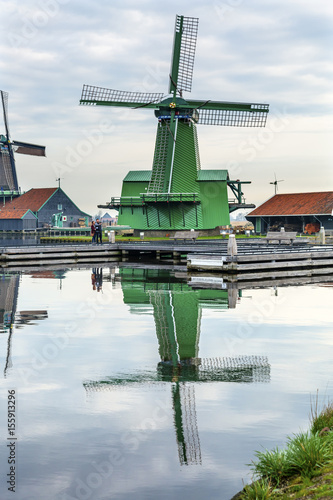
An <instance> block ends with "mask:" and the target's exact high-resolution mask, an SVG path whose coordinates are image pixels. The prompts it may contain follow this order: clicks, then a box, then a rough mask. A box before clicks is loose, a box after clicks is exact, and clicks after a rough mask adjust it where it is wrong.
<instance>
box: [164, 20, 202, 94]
mask: <svg viewBox="0 0 333 500" xmlns="http://www.w3.org/2000/svg"><path fill="white" fill-rule="evenodd" d="M198 24H199V19H198V18H196V17H184V16H176V25H175V34H174V42H173V53H172V61H171V71H170V86H169V92H170V94H173V93H174V92H175V91H176V90H177V91H178V92H179V93H180V94H181V92H182V91H183V90H186V91H187V92H191V89H192V77H193V66H194V56H195V49H196V43H197V35H198Z"/></svg>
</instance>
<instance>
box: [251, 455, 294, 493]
mask: <svg viewBox="0 0 333 500" xmlns="http://www.w3.org/2000/svg"><path fill="white" fill-rule="evenodd" d="M255 456H256V457H257V458H258V461H257V462H252V464H249V465H250V467H251V468H252V470H253V472H254V473H255V474H256V475H258V476H259V477H261V478H263V479H270V480H271V481H272V482H273V483H274V484H276V485H278V484H279V483H280V481H281V480H283V479H286V478H287V477H290V476H291V475H292V471H291V468H290V460H289V451H288V450H283V451H280V450H279V449H278V448H275V449H273V450H271V451H269V450H265V451H256V452H255Z"/></svg>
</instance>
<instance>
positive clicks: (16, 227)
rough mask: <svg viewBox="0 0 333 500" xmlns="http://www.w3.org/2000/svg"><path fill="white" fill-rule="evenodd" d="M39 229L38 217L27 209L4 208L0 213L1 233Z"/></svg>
mask: <svg viewBox="0 0 333 500" xmlns="http://www.w3.org/2000/svg"><path fill="white" fill-rule="evenodd" d="M36 227H37V217H36V215H35V214H34V213H33V212H32V211H31V210H29V209H28V210H27V209H26V208H17V209H15V208H7V206H6V207H4V208H3V210H1V212H0V231H23V230H34V229H36Z"/></svg>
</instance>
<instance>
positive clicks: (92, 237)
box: [90, 221, 96, 243]
mask: <svg viewBox="0 0 333 500" xmlns="http://www.w3.org/2000/svg"><path fill="white" fill-rule="evenodd" d="M90 234H91V243H95V238H96V229H95V221H91V226H90Z"/></svg>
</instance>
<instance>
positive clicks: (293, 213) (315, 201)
mask: <svg viewBox="0 0 333 500" xmlns="http://www.w3.org/2000/svg"><path fill="white" fill-rule="evenodd" d="M246 218H247V220H248V221H250V222H252V224H253V225H254V229H255V232H256V233H267V231H269V230H270V231H274V230H276V231H279V230H280V228H281V227H284V228H285V230H286V231H297V232H299V233H304V232H305V233H309V234H311V233H313V232H317V231H319V230H320V227H321V226H323V227H324V228H325V229H333V191H323V192H317V193H290V194H276V195H274V196H273V197H272V198H270V199H269V200H267V201H265V202H264V203H263V204H262V205H260V206H259V207H257V208H256V209H255V210H252V212H250V213H249V214H248V215H247V216H246Z"/></svg>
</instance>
